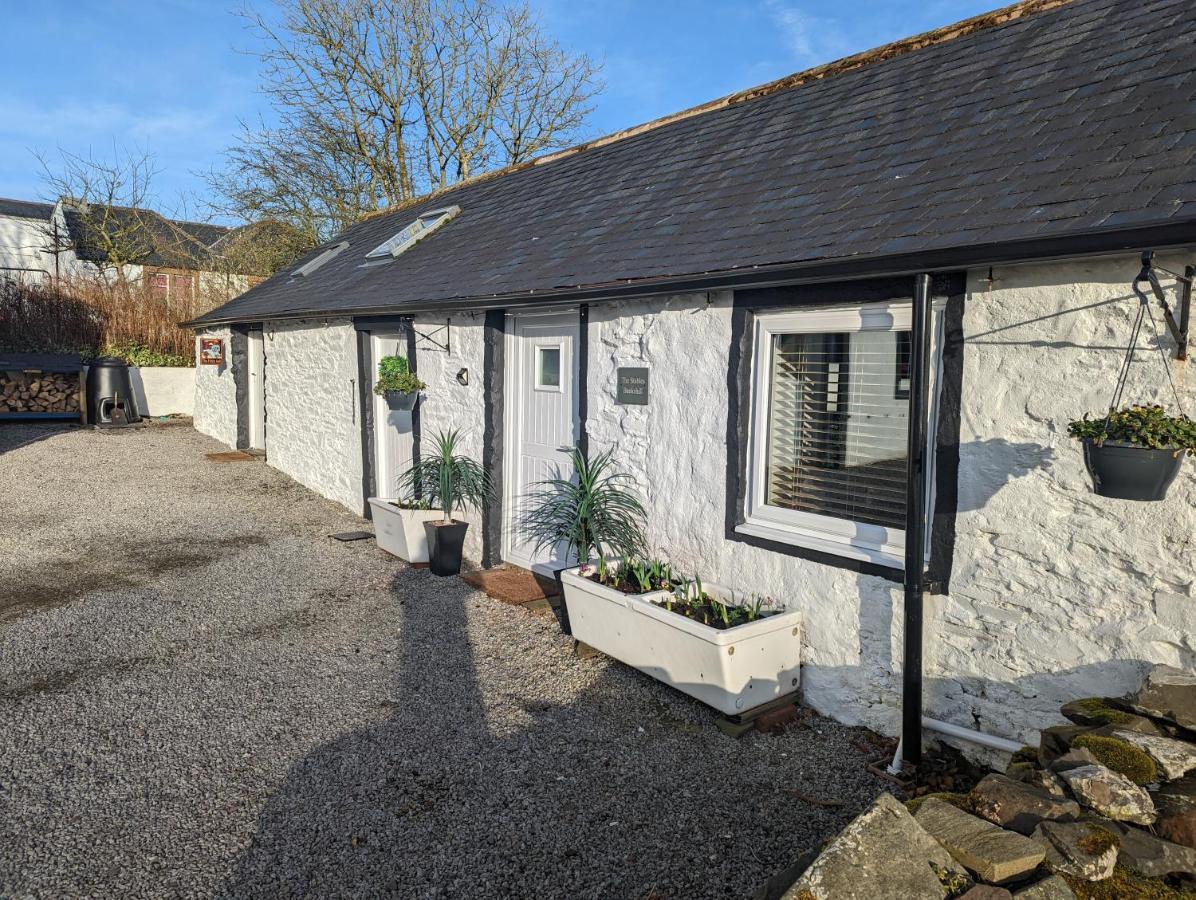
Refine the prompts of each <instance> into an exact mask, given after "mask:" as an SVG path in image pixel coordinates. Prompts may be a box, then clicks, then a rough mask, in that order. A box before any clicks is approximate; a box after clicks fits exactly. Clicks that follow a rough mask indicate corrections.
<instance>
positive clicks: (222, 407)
mask: <svg viewBox="0 0 1196 900" xmlns="http://www.w3.org/2000/svg"><path fill="white" fill-rule="evenodd" d="M231 334H232V332H231V331H230V330H229V329H228V328H209V329H207V330H204V331H200V332H197V333H196V335H195V360H196V366H195V406H194V413H193V416H194V418H193V420H192V421H193V424H194V425H195V430H196V431H199V432H201V433H202V434H206V435H208V436H209V437H213V438H215V439H216V440H218V441H220V442H221V443H222V444H226V445H228V446H229V447H235V446H236V445H237V386H236V383H235V382H234V380H233V365H232V346H231V341H230V337H231ZM201 337H209V338H220V339H221V340H223V341H224V365H222V366H206V365H199V339H200V338H201Z"/></svg>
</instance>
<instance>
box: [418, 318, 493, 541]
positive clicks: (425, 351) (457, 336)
mask: <svg viewBox="0 0 1196 900" xmlns="http://www.w3.org/2000/svg"><path fill="white" fill-rule="evenodd" d="M445 324H446V320H445V318H444V317H443V316H442V317H440V318H436V317H431V316H425V317H419V318H417V319H416V320H415V330H416V333H417V338H416V343H415V355H416V367H417V369H418V371H419V377H420V378H421V379H422V380H423V381H424V383H425V384H427V386H428V387H427V389H426V390H425V391H424V400H423V402H422V404H421V405H420V409H419V415H420V432H421V440H422V444H421V447H422V449H423V451H424V452H429V451H430V449H431V447H432V445H433V442H434V441H435V438H436V434H437V432H439V431H451V430H453V429H458V430H459V431H460V438H459V439H460V443H459V444H458V450H457V452H458V453H463V454H465V455H466V456H469V457H472V458H473V459H475V460H477V461H478V462H481V461H482V432H483V425H484V422H485V397H484V394H483V376H484V369H483V367H482V362H483V344H482V338H483V334H484V331H485V328H484V325H485V316H484V315H460V316H453V317H452V319H450V320H448V326H449V327H448V328H447V329H445ZM418 335H426V337H420V336H418ZM446 342H447V343H448V350H445V349H444V348H443V346H441V345H443V344H444V343H446ZM462 369H468V382H469V383H468V384H464V385H463V384H461V383H460V381H459V380H458V379H457V374H458V373H459V372H460V371H461V370H462ZM453 515H454V518H456V519H458V520H463V521H466V522H469V531H468V532H467V533H466V536H465V555H466V557H467V558H468V559H470V560H472V561H473V562H475V563H476V562H478V561H479V560H480V559H481V558H482V517H481V512H480V510H476V509H470V510H467V511H464V512H456V513H454V514H453Z"/></svg>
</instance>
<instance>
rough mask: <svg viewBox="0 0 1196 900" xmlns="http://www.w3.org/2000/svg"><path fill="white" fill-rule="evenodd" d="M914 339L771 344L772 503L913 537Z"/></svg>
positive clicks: (859, 336) (777, 338)
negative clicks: (908, 528) (908, 502)
mask: <svg viewBox="0 0 1196 900" xmlns="http://www.w3.org/2000/svg"><path fill="white" fill-rule="evenodd" d="M909 346H910V344H909V332H908V331H854V332H829V333H818V334H807V333H799V334H779V335H774V336H773V339H772V348H771V353H772V359H771V362H770V368H771V391H770V395H769V408H768V445H767V460H766V463H767V464H766V472H765V503H766V504H767V505H769V506H776V507H781V508H783V509H792V510H799V511H801V512H807V513H814V514H817V515H822V516H831V517H834V518H837V519H846V520H849V521H853V522H861V523H867V524H871V525H880V526H884V527H886V528H897V529H902V528H904V527H905V488H906V485H905V479H906V457H907V446H906V435H907V422H908V404H909V399H908V398H909Z"/></svg>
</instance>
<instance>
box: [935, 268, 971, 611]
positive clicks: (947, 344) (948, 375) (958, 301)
mask: <svg viewBox="0 0 1196 900" xmlns="http://www.w3.org/2000/svg"><path fill="white" fill-rule="evenodd" d="M965 281H966V278H965V277H964V276H963V275H962V273H961V274H960V277H959V278H958V280H957V283H956V284H953V285H952V286H951V288H950V292H949V294H948V297H947V306H946V309H945V310H944V311H943V347H942V353H941V355H940V356H941V368H940V372H941V375H940V379H941V381H940V384H939V392H938V421H937V427H936V429H935V455H934V510H933V513H932V516H933V519H932V525H931V529H930V567H929V570H928V572H927V579H928V585H927V587H928V589H929V590H930V591H931V592H932V593H935V594H949V593H950V592H951V573H952V569H953V566H954V562H955V517H956V513H957V511H958V507H959V434H960V418H961V415H962V412H963V363H964V339H963V314H964V302H965V297H966V290H967V287H966V284H965Z"/></svg>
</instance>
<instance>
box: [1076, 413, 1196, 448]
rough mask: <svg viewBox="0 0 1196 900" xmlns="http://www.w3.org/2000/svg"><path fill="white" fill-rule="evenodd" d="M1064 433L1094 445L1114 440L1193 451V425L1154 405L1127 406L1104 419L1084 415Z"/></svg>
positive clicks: (1195, 444) (1195, 441) (1195, 431)
mask: <svg viewBox="0 0 1196 900" xmlns="http://www.w3.org/2000/svg"><path fill="white" fill-rule="evenodd" d="M1067 433H1068V434H1070V435H1071V436H1072V437H1074V438H1079V439H1080V440H1084V441H1092V442H1093V443H1094V444H1097V445H1101V444H1104V443H1105V441H1117V442H1121V443H1126V444H1134V445H1136V446H1138V447H1145V448H1148V449H1150V450H1175V451H1179V450H1189V451H1196V422H1194V421H1192V420H1191V419H1189V418H1188V417H1187V416H1185V415H1182V414H1181V415H1178V416H1169V415H1167V412H1166V410H1164V409H1163V407H1161V406H1158V405H1153V406H1137V405H1135V406H1130V407H1127V408H1126V409H1122V410H1118V411H1116V412H1113V413H1111V414H1110V415H1109V416H1108V418H1107V419H1106V418H1105V417H1101V418H1094V419H1090V418H1089V417H1088V414H1087V413H1085V414H1084V418H1082V419H1076V420H1075V421H1074V422H1070V423H1068V426H1067Z"/></svg>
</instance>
